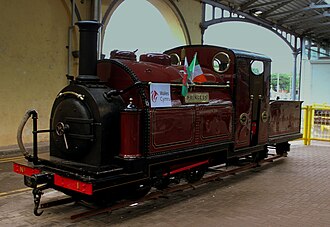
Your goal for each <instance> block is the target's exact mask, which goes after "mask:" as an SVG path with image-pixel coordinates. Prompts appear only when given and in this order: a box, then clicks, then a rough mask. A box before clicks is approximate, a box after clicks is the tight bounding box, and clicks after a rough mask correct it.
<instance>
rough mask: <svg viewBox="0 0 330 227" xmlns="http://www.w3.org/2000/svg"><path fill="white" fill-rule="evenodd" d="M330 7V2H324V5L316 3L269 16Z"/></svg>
mask: <svg viewBox="0 0 330 227" xmlns="http://www.w3.org/2000/svg"><path fill="white" fill-rule="evenodd" d="M328 8H330V4H324V5H315V4H314V3H312V4H310V5H309V6H308V7H304V8H301V9H296V10H287V11H283V12H279V13H274V14H269V15H268V17H276V16H280V15H284V14H289V13H298V12H303V11H308V10H315V9H328Z"/></svg>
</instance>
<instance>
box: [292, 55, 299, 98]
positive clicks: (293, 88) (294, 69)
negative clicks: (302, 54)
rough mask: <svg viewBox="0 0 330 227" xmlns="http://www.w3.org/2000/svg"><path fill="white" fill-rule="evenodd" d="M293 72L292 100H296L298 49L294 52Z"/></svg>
mask: <svg viewBox="0 0 330 227" xmlns="http://www.w3.org/2000/svg"><path fill="white" fill-rule="evenodd" d="M292 54H293V73H292V77H291V100H296V97H297V95H296V89H297V88H296V81H297V56H298V51H294V52H293V53H292Z"/></svg>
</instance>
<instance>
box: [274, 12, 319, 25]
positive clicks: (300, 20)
mask: <svg viewBox="0 0 330 227" xmlns="http://www.w3.org/2000/svg"><path fill="white" fill-rule="evenodd" d="M294 15H297V14H294ZM323 17H324V15H323V14H320V15H316V16H313V17H307V18H296V19H291V20H287V19H282V20H279V21H277V22H278V23H279V24H281V25H283V24H295V23H296V22H298V23H299V22H306V21H313V20H318V19H321V18H323Z"/></svg>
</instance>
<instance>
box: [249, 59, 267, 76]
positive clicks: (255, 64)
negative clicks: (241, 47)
mask: <svg viewBox="0 0 330 227" xmlns="http://www.w3.org/2000/svg"><path fill="white" fill-rule="evenodd" d="M251 72H252V73H253V74H254V75H256V76H259V75H261V74H263V72H264V63H263V62H262V61H252V62H251Z"/></svg>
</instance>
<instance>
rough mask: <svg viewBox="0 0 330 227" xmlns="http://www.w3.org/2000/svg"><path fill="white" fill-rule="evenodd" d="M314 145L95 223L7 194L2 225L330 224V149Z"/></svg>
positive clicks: (67, 209)
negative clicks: (36, 208)
mask: <svg viewBox="0 0 330 227" xmlns="http://www.w3.org/2000/svg"><path fill="white" fill-rule="evenodd" d="M313 144H314V145H312V146H303V145H302V142H299V141H298V142H294V143H293V145H292V146H291V149H292V150H291V152H290V153H289V155H288V157H287V158H285V159H283V160H280V161H277V162H275V163H273V164H270V165H267V166H266V167H262V168H257V169H253V170H249V171H247V172H244V173H241V174H238V175H235V176H231V177H228V178H225V179H224V180H223V181H220V182H213V183H209V184H207V185H204V186H201V187H199V188H197V189H195V190H190V191H186V192H178V193H175V194H173V195H171V196H170V197H169V198H168V199H158V200H156V201H149V202H146V203H144V204H141V205H139V206H136V207H128V208H124V209H121V210H118V211H114V212H113V213H111V214H102V215H98V216H95V217H92V218H89V219H81V220H77V221H71V220H70V216H71V215H73V214H77V213H80V212H82V211H86V210H87V208H85V207H82V206H79V205H77V204H68V205H62V206H58V207H53V208H49V209H47V210H45V212H44V214H43V215H42V216H41V217H35V216H33V214H32V210H33V200H32V195H31V192H30V191H29V192H22V193H18V194H15V195H7V196H2V197H0V226H22V227H23V226H32V225H33V226H87V225H90V226H180V227H181V226H189V227H191V226H329V225H330V146H329V144H327V143H313ZM22 187H23V185H22ZM56 196H58V193H57V192H54V191H49V192H47V193H46V194H45V195H44V197H43V200H44V201H46V200H49V199H51V197H56Z"/></svg>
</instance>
